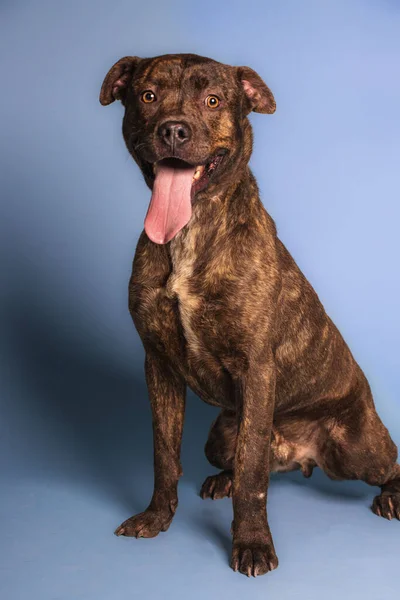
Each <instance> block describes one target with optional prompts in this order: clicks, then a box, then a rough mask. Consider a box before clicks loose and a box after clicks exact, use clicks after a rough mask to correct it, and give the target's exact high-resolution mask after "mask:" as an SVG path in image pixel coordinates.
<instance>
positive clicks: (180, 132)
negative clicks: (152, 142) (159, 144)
mask: <svg viewBox="0 0 400 600" xmlns="http://www.w3.org/2000/svg"><path fill="white" fill-rule="evenodd" d="M158 135H159V136H160V138H161V139H162V141H163V142H164V144H166V145H167V146H170V148H176V147H178V146H182V144H184V143H185V142H187V141H188V140H190V136H191V131H190V127H189V125H187V123H183V122H178V121H166V122H165V123H162V124H161V125H160V127H159V128H158Z"/></svg>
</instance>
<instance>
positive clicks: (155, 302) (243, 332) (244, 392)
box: [100, 54, 400, 576]
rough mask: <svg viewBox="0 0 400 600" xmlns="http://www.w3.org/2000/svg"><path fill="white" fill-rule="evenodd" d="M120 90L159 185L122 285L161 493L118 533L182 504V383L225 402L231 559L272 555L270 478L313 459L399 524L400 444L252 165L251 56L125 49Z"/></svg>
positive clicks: (215, 427) (217, 447) (221, 439)
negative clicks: (246, 59) (237, 59)
mask: <svg viewBox="0 0 400 600" xmlns="http://www.w3.org/2000/svg"><path fill="white" fill-rule="evenodd" d="M114 100H120V101H121V103H122V105H123V106H124V108H125V113H124V117H123V127H122V130H123V137H124V140H125V143H126V146H127V148H128V150H129V152H130V154H131V155H132V157H133V159H134V160H135V161H136V163H137V164H138V166H139V168H140V169H141V171H142V173H143V176H144V179H145V181H146V183H147V185H148V187H149V188H150V189H151V190H152V196H151V200H150V204H149V207H148V211H147V215H146V218H145V223H144V231H143V232H142V233H141V235H140V238H139V241H138V244H137V248H136V253H135V257H134V260H133V268H132V275H131V278H130V282H129V310H130V313H131V315H132V318H133V321H134V324H135V326H136V328H137V331H138V333H139V335H140V338H141V340H142V343H143V346H144V349H145V355H146V358H145V375H146V382H147V387H148V392H149V398H150V403H151V409H152V419H153V434H154V492H153V496H152V499H151V501H150V504H149V506H148V508H147V509H146V510H145V511H144V512H143V513H140V514H138V515H136V516H133V517H131V518H129V519H128V520H127V521H125V522H124V523H122V525H121V526H120V527H119V528H118V529H117V530H116V532H115V533H116V534H117V535H125V536H134V537H154V536H156V535H158V534H159V533H160V532H161V531H166V530H167V529H168V527H169V526H170V524H171V521H172V518H173V516H174V514H175V511H176V508H177V504H178V497H177V484H178V480H179V478H180V476H181V475H182V468H181V463H180V446H181V437H182V429H183V422H184V409H185V392H186V388H187V386H189V387H190V388H191V389H192V390H193V391H194V392H195V394H197V395H198V396H199V397H200V398H201V399H202V400H204V401H205V402H207V403H209V404H212V405H214V406H218V407H219V408H220V413H219V416H218V417H217V419H216V420H215V421H214V423H213V424H212V426H211V430H210V433H209V437H208V440H207V443H206V446H205V453H206V456H207V458H208V460H209V462H210V463H211V464H212V465H213V466H214V467H217V468H218V469H221V472H220V473H219V474H216V475H212V476H211V477H208V478H207V479H206V481H205V482H204V484H203V486H202V489H201V496H202V497H203V498H213V499H216V498H223V497H224V496H231V497H232V502H233V521H232V528H231V534H232V536H233V548H232V558H231V567H232V568H233V569H234V570H235V571H240V572H241V573H243V574H245V575H248V576H250V575H252V576H257V575H262V574H265V573H267V572H269V571H271V570H273V569H275V568H276V567H277V566H278V558H277V556H276V552H275V549H274V544H273V540H272V536H271V532H270V528H269V525H268V519H267V490H268V483H269V474H270V473H271V472H274V471H291V470H294V469H301V471H302V472H303V474H304V475H305V476H306V477H309V476H310V475H311V474H312V470H313V468H314V467H319V468H320V469H322V470H323V471H324V472H325V473H326V474H327V475H328V476H329V477H330V478H332V479H337V480H343V479H358V480H362V481H365V482H366V483H368V484H370V485H373V486H379V487H380V488H381V493H380V495H378V496H377V497H376V498H375V499H374V501H373V504H372V510H373V512H374V513H375V514H376V515H379V516H382V517H385V518H386V519H392V518H396V519H399V520H400V465H399V464H397V455H398V451H397V447H396V445H395V444H394V442H393V441H392V439H391V437H390V435H389V433H388V430H387V429H386V427H385V426H384V425H383V423H382V421H381V420H380V418H379V416H378V415H377V413H376V410H375V406H374V401H373V398H372V394H371V390H370V386H369V384H368V381H367V379H366V377H365V375H364V373H363V371H362V370H361V368H360V367H359V365H358V364H357V362H356V361H355V359H354V357H353V355H352V353H351V351H350V350H349V348H348V346H347V345H346V343H345V341H344V340H343V338H342V336H341V334H340V332H339V331H338V329H337V328H336V326H335V325H334V324H333V322H332V321H331V319H330V318H329V316H328V315H327V314H326V312H325V310H324V308H323V306H322V304H321V302H320V300H319V298H318V296H317V294H316V292H315V291H314V289H313V288H312V286H311V284H310V283H309V282H308V281H307V279H306V278H305V276H304V275H303V274H302V272H301V271H300V269H299V268H298V266H297V265H296V263H295V261H294V259H293V258H292V257H291V255H290V254H289V252H288V250H287V249H286V248H285V246H284V245H283V243H282V242H281V241H280V240H279V238H278V237H277V231H276V227H275V223H274V221H273V220H272V218H271V217H270V216H269V214H268V213H267V212H266V210H265V208H264V207H263V205H262V203H261V201H260V198H259V193H258V188H257V183H256V180H255V178H254V176H253V174H252V172H251V170H250V169H249V167H248V162H249V158H250V155H251V152H252V129H251V125H250V122H249V119H248V116H249V114H250V112H251V111H255V112H258V113H264V114H272V113H273V112H274V111H275V108H276V105H275V99H274V96H273V94H272V92H271V90H270V89H269V88H268V87H267V85H266V84H265V83H264V81H263V80H262V79H261V77H260V76H259V75H258V74H257V73H256V72H255V71H254V70H253V69H251V68H250V67H233V66H229V65H226V64H222V63H220V62H217V61H215V60H212V59H210V58H205V57H201V56H197V55H194V54H167V55H163V56H158V57H155V58H145V59H141V58H138V57H135V56H128V57H124V58H121V59H120V60H119V61H118V62H117V63H116V64H114V66H113V67H112V68H111V69H110V70H109V72H108V73H107V75H106V77H105V79H104V82H103V85H102V88H101V92H100V102H101V104H102V105H108V104H111V103H112V102H113V101H114Z"/></svg>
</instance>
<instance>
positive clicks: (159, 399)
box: [115, 351, 186, 537]
mask: <svg viewBox="0 0 400 600" xmlns="http://www.w3.org/2000/svg"><path fill="white" fill-rule="evenodd" d="M145 371H146V382H147V387H148V391H149V397H150V402H151V409H152V415H153V444H154V492H153V497H152V499H151V502H150V504H149V506H148V508H147V509H146V510H145V512H143V513H140V514H138V515H136V516H134V517H131V518H130V519H128V520H127V521H125V522H124V523H122V525H121V526H120V527H119V528H118V529H117V530H116V532H115V533H116V534H117V535H127V536H135V537H155V536H156V535H158V534H159V533H160V531H166V530H167V529H168V527H169V526H170V524H171V521H172V518H173V516H174V514H175V511H176V507H177V505H178V493H177V488H178V480H179V477H180V476H181V474H182V468H181V463H180V449H181V440H182V430H183V419H184V412H185V395H186V384H185V382H184V380H183V379H182V378H181V377H180V376H179V375H178V374H176V373H175V372H174V371H173V370H172V369H171V367H170V365H169V364H168V363H167V362H166V360H165V359H164V358H163V357H161V356H160V355H158V354H155V353H153V352H149V351H148V352H147V353H146V362H145Z"/></svg>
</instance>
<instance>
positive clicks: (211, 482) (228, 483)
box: [200, 471, 232, 500]
mask: <svg viewBox="0 0 400 600" xmlns="http://www.w3.org/2000/svg"><path fill="white" fill-rule="evenodd" d="M200 496H201V497H202V498H203V500H204V499H205V498H212V500H219V499H220V498H225V497H226V496H228V497H230V496H232V473H231V472H230V471H222V472H221V473H217V474H216V475H211V476H210V477H207V479H206V480H205V482H204V483H203V485H202V487H201V491H200Z"/></svg>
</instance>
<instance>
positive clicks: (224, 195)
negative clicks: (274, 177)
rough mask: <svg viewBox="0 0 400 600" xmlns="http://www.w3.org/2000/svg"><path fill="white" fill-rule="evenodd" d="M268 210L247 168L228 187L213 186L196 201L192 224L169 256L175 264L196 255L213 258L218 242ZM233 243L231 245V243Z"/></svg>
mask: <svg viewBox="0 0 400 600" xmlns="http://www.w3.org/2000/svg"><path fill="white" fill-rule="evenodd" d="M262 212H263V213H264V214H265V210H264V208H263V206H262V204H261V201H260V198H259V194H258V187H257V183H256V181H255V178H254V176H253V174H252V172H251V171H250V169H249V167H246V169H244V170H243V171H242V173H241V176H239V177H236V178H235V179H233V180H232V179H231V180H230V181H228V183H227V184H226V185H222V186H213V187H210V189H208V190H207V191H206V192H204V193H203V194H201V195H199V197H198V198H196V199H195V201H194V202H193V212H192V217H191V219H190V221H189V223H188V224H187V225H186V226H185V227H184V228H183V229H182V230H181V231H180V232H179V233H178V234H177V235H176V236H175V237H174V238H173V239H172V240H171V242H170V244H169V245H168V246H169V254H170V258H171V261H172V263H173V264H174V265H176V263H177V262H178V261H179V260H181V259H183V257H187V256H188V255H192V254H193V253H194V252H195V253H196V255H197V256H204V257H206V255H207V256H208V257H211V256H212V255H213V249H214V248H215V252H218V244H217V243H216V242H217V239H220V238H221V236H223V237H225V238H228V239H229V237H230V238H231V239H232V243H235V236H229V233H230V232H231V231H233V229H235V228H237V227H238V226H239V227H240V226H241V225H242V226H245V225H246V223H248V222H249V221H250V219H253V220H254V218H258V215H259V214H260V217H259V218H261V213H262ZM228 243H229V242H228Z"/></svg>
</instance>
